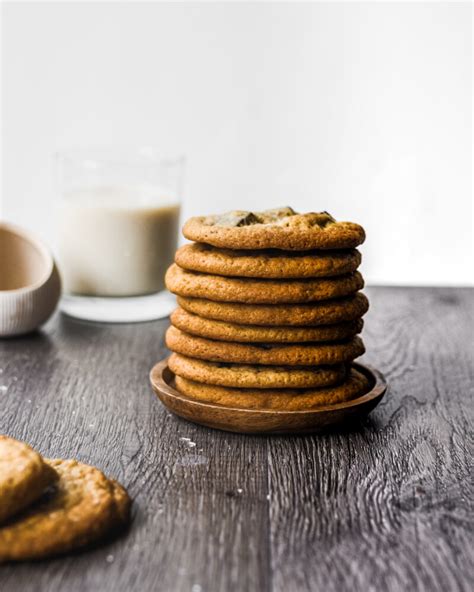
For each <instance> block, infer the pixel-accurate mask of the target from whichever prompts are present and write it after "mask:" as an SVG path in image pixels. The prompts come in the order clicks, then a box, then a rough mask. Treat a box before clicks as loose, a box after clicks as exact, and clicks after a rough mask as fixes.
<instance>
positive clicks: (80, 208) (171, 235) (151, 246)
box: [58, 186, 179, 296]
mask: <svg viewBox="0 0 474 592" xmlns="http://www.w3.org/2000/svg"><path fill="white" fill-rule="evenodd" d="M178 222H179V204H178V203H176V200H173V199H172V198H170V197H169V196H167V194H166V192H164V191H161V190H159V189H158V188H154V187H150V186H138V187H135V186H131V187H128V186H123V187H122V186H121V187H115V186H107V187H93V188H87V189H83V190H80V191H77V190H76V191H71V192H68V193H66V194H65V195H64V196H63V199H62V203H61V205H60V206H59V220H58V224H59V262H60V268H61V273H62V277H63V282H64V286H65V290H66V292H69V293H72V294H81V295H93V296H135V295H139V294H150V293H153V292H158V291H160V290H163V288H164V275H165V271H166V269H167V267H168V266H169V265H170V264H171V262H172V261H173V258H174V253H175V250H176V243H177V236H178Z"/></svg>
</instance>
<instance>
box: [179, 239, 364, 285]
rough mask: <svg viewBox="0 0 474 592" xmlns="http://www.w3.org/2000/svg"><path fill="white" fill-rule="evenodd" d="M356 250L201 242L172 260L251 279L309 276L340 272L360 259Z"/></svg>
mask: <svg viewBox="0 0 474 592" xmlns="http://www.w3.org/2000/svg"><path fill="white" fill-rule="evenodd" d="M361 259H362V257H361V254H360V253H359V251H357V250H356V249H350V250H346V251H299V252H298V251H294V252H290V253H286V252H285V251H278V250H266V251H265V250H260V251H237V250H231V249H218V248H216V247H213V246H211V245H206V244H205V243H190V244H187V245H183V246H182V247H181V248H179V249H178V250H177V251H176V255H175V262H176V263H177V264H178V265H179V266H180V267H182V268H183V269H189V270H190V271H200V272H201V273H209V274H213V275H224V276H227V277H228V276H237V277H254V278H267V279H268V278H274V279H285V278H286V279H291V278H313V277H331V276H337V275H344V274H346V273H350V272H352V271H355V270H356V269H357V268H358V267H359V265H360V262H361Z"/></svg>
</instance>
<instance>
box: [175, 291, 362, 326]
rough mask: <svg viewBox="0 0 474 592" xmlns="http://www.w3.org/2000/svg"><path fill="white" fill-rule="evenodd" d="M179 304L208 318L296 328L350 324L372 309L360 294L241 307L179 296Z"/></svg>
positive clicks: (239, 305)
mask: <svg viewBox="0 0 474 592" xmlns="http://www.w3.org/2000/svg"><path fill="white" fill-rule="evenodd" d="M178 304H179V305H180V306H181V308H184V309H185V310H186V311H188V312H190V313H193V314H197V315H199V316H201V317H203V318H207V319H214V320H218V321H226V322H229V323H236V324H239V323H245V324H250V325H263V326H279V325H290V326H293V327H304V326H307V325H330V324H333V323H340V322H341V321H351V320H354V319H358V318H360V317H361V316H363V315H364V314H365V313H366V312H367V310H368V309H369V301H368V300H367V298H366V296H365V295H364V294H362V293H361V292H359V293H357V294H354V296H349V297H346V298H338V299H337V300H328V301H327V302H312V303H311V304H280V305H278V304H273V305H268V304H241V303H236V302H213V301H212V300H206V299H204V298H185V297H181V296H179V297H178Z"/></svg>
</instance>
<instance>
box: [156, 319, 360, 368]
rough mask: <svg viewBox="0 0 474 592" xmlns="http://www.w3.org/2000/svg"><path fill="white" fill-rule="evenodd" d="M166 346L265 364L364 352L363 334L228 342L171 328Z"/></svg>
mask: <svg viewBox="0 0 474 592" xmlns="http://www.w3.org/2000/svg"><path fill="white" fill-rule="evenodd" d="M166 345H167V347H168V348H169V349H170V350H171V351H173V352H177V353H179V354H183V355H185V356H189V357H193V358H199V359H201V360H207V361H209V362H233V363H236V364H265V365H267V364H268V365H272V366H273V365H275V366H321V365H326V364H328V365H331V364H340V363H342V362H350V361H351V360H354V359H355V358H357V357H358V356H361V355H362V354H363V353H364V351H365V348H364V344H363V342H362V339H361V338H360V337H353V338H352V339H350V340H348V341H341V342H338V343H324V344H317V343H302V344H289V345H287V344H285V345H282V344H275V343H260V344H258V345H257V344H249V343H229V342H226V341H214V340H212V339H204V338H203V337H196V336H195V335H189V334H187V333H184V332H183V331H180V330H179V329H176V327H173V326H171V327H169V328H168V330H167V331H166Z"/></svg>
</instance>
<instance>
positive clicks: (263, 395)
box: [175, 369, 370, 411]
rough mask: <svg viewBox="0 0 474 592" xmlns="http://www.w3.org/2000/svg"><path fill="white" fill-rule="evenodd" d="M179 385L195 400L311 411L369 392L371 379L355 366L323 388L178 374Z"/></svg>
mask: <svg viewBox="0 0 474 592" xmlns="http://www.w3.org/2000/svg"><path fill="white" fill-rule="evenodd" d="M175 382H176V388H177V389H178V390H179V391H180V392H181V393H183V395H186V396H187V397H189V398H191V399H195V400H197V401H205V402H208V403H216V404H218V405H225V406H226V407H233V408H237V409H279V410H282V411H307V410H308V409H315V408H318V407H323V406H326V405H335V404H337V403H342V402H344V401H350V400H351V399H355V398H357V397H360V396H362V395H363V394H365V393H366V392H368V390H369V388H370V384H369V381H368V379H367V378H366V377H365V376H364V375H363V374H361V373H360V372H357V370H354V369H352V370H351V372H350V374H349V377H348V378H347V380H346V381H345V382H344V383H343V384H341V385H338V386H332V387H326V388H321V389H298V390H294V389H274V390H272V389H269V390H262V389H239V388H230V387H223V386H214V385H209V384H202V383H200V382H194V381H192V380H188V379H187V378H182V377H180V376H176V378H175Z"/></svg>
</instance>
